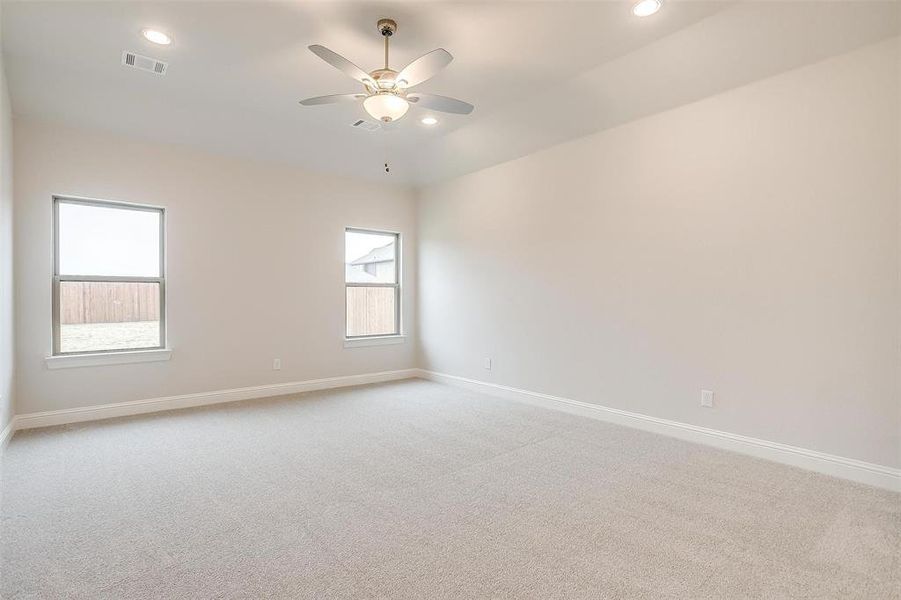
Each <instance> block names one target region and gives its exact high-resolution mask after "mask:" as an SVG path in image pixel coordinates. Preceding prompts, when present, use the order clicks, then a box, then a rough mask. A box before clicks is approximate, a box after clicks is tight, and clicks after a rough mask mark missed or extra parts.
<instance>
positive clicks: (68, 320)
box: [59, 281, 160, 325]
mask: <svg viewBox="0 0 901 600" xmlns="http://www.w3.org/2000/svg"><path fill="white" fill-rule="evenodd" d="M59 308H60V322H61V323H62V324H64V325H69V324H77V323H127V322H132V321H158V320H159V318H160V288H159V284H156V283H113V282H105V281H104V282H94V281H63V282H61V283H60V285H59Z"/></svg>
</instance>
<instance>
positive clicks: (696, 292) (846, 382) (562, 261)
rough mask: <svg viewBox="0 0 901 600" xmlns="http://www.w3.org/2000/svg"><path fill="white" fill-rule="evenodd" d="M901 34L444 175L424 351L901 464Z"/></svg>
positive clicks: (431, 236) (429, 201) (698, 420)
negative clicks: (710, 402)
mask: <svg viewBox="0 0 901 600" xmlns="http://www.w3.org/2000/svg"><path fill="white" fill-rule="evenodd" d="M898 54H899V45H898V40H897V38H896V39H894V40H891V41H889V42H885V43H880V44H878V45H874V46H870V47H867V48H864V49H861V50H859V51H855V52H853V53H850V54H847V55H843V56H839V57H836V58H833V59H830V60H827V61H825V62H822V63H818V64H815V65H811V66H808V67H805V68H801V69H798V70H796V71H792V72H788V73H785V74H782V75H779V76H776V77H773V78H770V79H766V80H763V81H760V82H758V83H755V84H752V85H749V86H746V87H743V88H739V89H736V90H733V91H730V92H727V93H723V94H720V95H717V96H713V97H711V98H709V99H706V100H703V101H700V102H697V103H694V104H691V105H687V106H684V107H681V108H678V109H675V110H671V111H667V112H664V113H660V114H658V115H655V116H653V117H649V118H646V119H642V120H640V121H636V122H633V123H631V124H627V125H624V126H621V127H618V128H616V129H612V130H609V131H606V132H602V133H599V134H596V135H593V136H590V137H586V138H583V139H580V140H577V141H573V142H569V143H566V144H563V145H560V146H557V147H554V148H551V149H548V150H545V151H542V152H539V153H536V154H533V155H530V156H527V157H525V158H522V159H519V160H516V161H512V162H508V163H505V164H502V165H498V166H496V167H492V168H489V169H486V170H483V171H480V172H477V173H473V174H470V175H466V176H463V177H460V178H457V179H454V180H452V181H449V182H445V183H442V184H438V185H435V186H431V187H428V188H426V189H424V190H422V191H421V203H420V206H419V243H420V260H419V268H420V277H419V279H420V292H419V293H420V311H419V314H420V324H419V332H420V335H421V359H420V362H421V364H422V366H424V367H425V368H428V369H432V370H435V371H439V372H443V373H449V374H454V375H459V376H464V377H470V378H474V379H480V380H487V381H492V382H496V383H501V384H505V385H510V386H514V387H519V388H525V389H528V390H533V391H538V392H545V393H550V394H554V395H559V396H565V397H569V398H574V399H578V400H582V401H587V402H593V403H597V404H601V405H605V406H610V407H615V408H620V409H625V410H629V411H635V412H639V413H644V414H647V415H652V416H656V417H661V418H666V419H673V420H677V421H681V422H686V423H692V424H696V425H700V426H704V427H711V428H714V429H718V430H725V431H729V432H734V433H739V434H745V435H750V436H755V437H759V438H763V439H766V440H771V441H776V442H783V443H788V444H793V445H797V446H801V447H804V448H810V449H814V450H819V451H824V452H829V453H833V454H838V455H841V456H845V457H850V458H857V459H861V460H865V461H871V462H875V463H880V464H883V465H889V466H894V467H897V466H899V464H901V460H899V425H901V422H899V404H901V381H899V372H898V367H899V364H901V356H899V352H901V349H899V348H901V345H899V342H901V338H899V331H901V321H899V319H901V316H899V306H901V284H899V226H898V224H899V180H898V165H899V138H898V132H899V126H898V121H899V107H901V105H899V93H898V78H899V76H898V74H899V68H898V60H899V58H898ZM485 357H491V358H492V359H493V361H494V364H493V369H492V370H491V371H490V372H489V371H486V370H484V369H483V360H484V358H485ZM702 388H708V389H712V390H714V391H715V392H716V407H715V408H714V409H702V408H700V406H699V399H700V398H699V397H700V390H701V389H702Z"/></svg>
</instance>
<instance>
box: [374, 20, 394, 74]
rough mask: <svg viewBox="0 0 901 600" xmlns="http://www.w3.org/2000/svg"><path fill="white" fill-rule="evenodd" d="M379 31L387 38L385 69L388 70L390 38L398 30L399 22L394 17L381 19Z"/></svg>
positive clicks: (378, 24)
mask: <svg viewBox="0 0 901 600" xmlns="http://www.w3.org/2000/svg"><path fill="white" fill-rule="evenodd" d="M377 26H378V28H379V33H381V34H382V37H384V38H385V70H386V71H387V70H388V38H390V37H391V36H392V35H394V32H395V31H397V23H396V22H395V21H394V19H379V22H378V23H377Z"/></svg>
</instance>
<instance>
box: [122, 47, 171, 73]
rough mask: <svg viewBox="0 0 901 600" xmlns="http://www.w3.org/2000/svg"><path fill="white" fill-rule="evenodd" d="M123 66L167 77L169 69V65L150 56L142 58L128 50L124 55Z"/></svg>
mask: <svg viewBox="0 0 901 600" xmlns="http://www.w3.org/2000/svg"><path fill="white" fill-rule="evenodd" d="M122 64H123V65H124V66H126V67H131V68H132V69H138V70H139V71H147V72H148V73H156V74H157V75H165V74H166V69H168V68H169V63H164V62H163V61H161V60H157V59H155V58H150V57H149V56H141V55H140V54H135V53H134V52H129V51H128V50H126V51H125V52H123V53H122Z"/></svg>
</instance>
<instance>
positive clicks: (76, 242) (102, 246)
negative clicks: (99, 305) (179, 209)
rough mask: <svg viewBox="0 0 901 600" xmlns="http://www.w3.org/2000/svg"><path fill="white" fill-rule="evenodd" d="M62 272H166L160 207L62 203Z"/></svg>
mask: <svg viewBox="0 0 901 600" xmlns="http://www.w3.org/2000/svg"><path fill="white" fill-rule="evenodd" d="M58 228H59V273H60V275H119V276H136V277H159V276H160V212H159V211H155V210H135V209H129V208H110V207H106V206H93V205H90V204H77V203H70V202H60V203H59V224H58Z"/></svg>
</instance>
